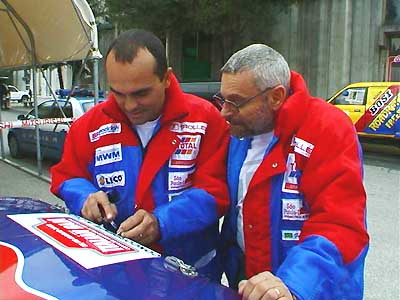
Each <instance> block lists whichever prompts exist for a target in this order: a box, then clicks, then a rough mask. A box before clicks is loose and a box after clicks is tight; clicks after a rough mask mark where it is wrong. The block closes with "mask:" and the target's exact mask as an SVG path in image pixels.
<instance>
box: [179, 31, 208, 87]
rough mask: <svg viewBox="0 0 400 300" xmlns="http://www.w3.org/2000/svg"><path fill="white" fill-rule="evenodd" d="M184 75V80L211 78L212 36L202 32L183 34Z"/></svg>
mask: <svg viewBox="0 0 400 300" xmlns="http://www.w3.org/2000/svg"><path fill="white" fill-rule="evenodd" d="M182 47H183V55H182V64H183V65H182V77H183V80H184V81H206V80H209V79H210V78H211V63H210V60H211V59H210V58H211V37H210V36H209V35H206V34H203V33H201V32H195V33H186V34H184V36H183V45H182Z"/></svg>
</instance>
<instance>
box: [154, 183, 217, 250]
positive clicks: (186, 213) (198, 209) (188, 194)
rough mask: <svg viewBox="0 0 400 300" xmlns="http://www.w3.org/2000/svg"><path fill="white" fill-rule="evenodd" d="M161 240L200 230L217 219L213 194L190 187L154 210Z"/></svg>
mask: <svg viewBox="0 0 400 300" xmlns="http://www.w3.org/2000/svg"><path fill="white" fill-rule="evenodd" d="M154 215H155V216H156V217H157V219H158V222H159V226H160V232H161V242H164V241H167V240H168V239H170V238H174V237H177V236H181V235H185V234H188V233H191V232H195V231H200V230H202V229H204V228H206V227H207V226H209V225H211V224H214V223H215V222H216V221H217V220H218V215H217V207H216V203H215V199H214V197H213V196H211V195H210V194H208V193H207V192H206V191H204V190H202V189H197V188H192V189H189V190H186V191H185V192H183V193H182V194H180V195H178V196H175V198H174V199H173V200H172V201H171V202H169V203H167V204H164V205H161V206H159V207H157V208H156V209H155V210H154Z"/></svg>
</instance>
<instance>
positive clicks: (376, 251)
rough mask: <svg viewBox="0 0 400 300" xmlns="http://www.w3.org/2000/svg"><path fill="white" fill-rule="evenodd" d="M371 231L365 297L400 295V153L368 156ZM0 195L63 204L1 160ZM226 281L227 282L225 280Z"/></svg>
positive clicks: (41, 182) (35, 180)
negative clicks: (396, 155) (394, 155)
mask: <svg viewBox="0 0 400 300" xmlns="http://www.w3.org/2000/svg"><path fill="white" fill-rule="evenodd" d="M364 167H365V186H366V190H367V195H368V202H367V203H368V220H367V223H368V230H369V234H370V237H371V243H370V249H369V253H368V256H367V260H366V271H365V298H364V299H365V300H377V299H399V296H400V234H399V232H400V156H398V157H386V156H385V155H372V156H371V155H366V158H365V161H364ZM0 196H24V197H32V198H38V199H42V200H44V201H47V202H50V203H52V204H63V202H62V201H61V200H60V199H58V198H57V197H55V196H53V195H51V194H50V192H49V183H48V182H47V181H44V180H42V179H38V178H37V177H35V176H32V175H29V174H27V173H25V172H23V171H21V170H19V169H17V168H15V167H13V166H11V165H9V164H7V163H5V162H4V161H2V160H0ZM223 283H225V282H223Z"/></svg>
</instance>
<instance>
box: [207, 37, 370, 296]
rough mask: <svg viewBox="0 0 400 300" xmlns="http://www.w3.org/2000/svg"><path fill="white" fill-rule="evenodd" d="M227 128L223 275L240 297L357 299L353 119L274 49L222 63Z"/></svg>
mask: <svg viewBox="0 0 400 300" xmlns="http://www.w3.org/2000/svg"><path fill="white" fill-rule="evenodd" d="M221 71H222V78H221V92H220V93H219V94H217V95H215V97H214V100H215V101H216V102H217V103H219V105H220V107H221V114H222V116H223V117H224V118H225V119H226V120H227V122H228V123H229V124H230V130H231V135H232V137H231V141H230V147H229V154H228V167H227V168H228V183H229V188H230V196H231V202H232V203H231V206H230V210H229V213H228V214H227V215H226V216H225V220H224V224H223V228H222V233H221V237H222V238H221V241H222V247H221V249H222V251H223V252H222V257H224V258H225V262H224V271H225V273H226V275H227V277H228V280H229V284H230V286H231V287H235V288H236V287H238V289H239V293H240V294H242V295H243V298H244V299H264V300H268V299H271V300H272V299H273V300H275V299H280V300H286V299H304V300H312V299H319V300H321V299H354V300H355V299H357V300H359V299H362V297H363V271H364V260H365V256H366V253H367V249H368V241H369V237H368V233H367V231H366V227H365V203H366V194H365V190H364V186H363V182H362V161H361V151H360V145H359V142H358V139H357V135H356V131H355V129H354V127H353V124H352V123H351V120H350V119H349V118H348V117H347V116H346V115H345V114H344V113H343V112H342V111H340V110H338V109H337V108H335V107H334V106H331V105H329V104H327V103H326V102H325V101H323V100H322V99H318V98H314V97H312V96H311V95H310V94H309V92H308V90H307V86H306V83H305V81H304V79H303V78H302V77H301V75H299V74H298V73H296V72H293V71H290V70H289V66H288V64H287V62H286V61H285V59H284V58H283V57H282V55H280V54H279V53H278V52H276V51H275V50H274V49H272V48H270V47H268V46H266V45H261V44H255V45H250V46H248V47H246V48H244V49H242V50H240V51H238V52H236V53H235V54H233V55H232V57H231V58H230V59H229V60H228V61H227V63H226V64H225V66H224V67H223V68H222V69H221Z"/></svg>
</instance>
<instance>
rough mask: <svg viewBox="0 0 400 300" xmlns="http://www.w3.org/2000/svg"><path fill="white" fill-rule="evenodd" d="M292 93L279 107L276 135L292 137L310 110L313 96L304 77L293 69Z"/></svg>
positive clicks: (291, 78) (291, 77)
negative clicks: (309, 106)
mask: <svg viewBox="0 0 400 300" xmlns="http://www.w3.org/2000/svg"><path fill="white" fill-rule="evenodd" d="M290 91H291V95H290V96H289V97H288V98H287V99H286V100H285V103H284V104H283V105H282V107H281V108H280V109H279V111H278V113H277V116H276V123H275V128H274V131H275V135H276V136H277V137H279V138H283V139H285V138H291V137H292V136H293V135H294V134H295V133H296V132H297V130H298V129H299V127H300V125H301V124H302V122H303V120H304V118H305V115H306V113H307V111H308V105H309V99H310V98H311V96H310V94H309V92H308V89H307V85H306V82H305V81H304V79H303V77H302V76H301V75H300V74H298V73H296V72H294V71H291V76H290Z"/></svg>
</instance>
